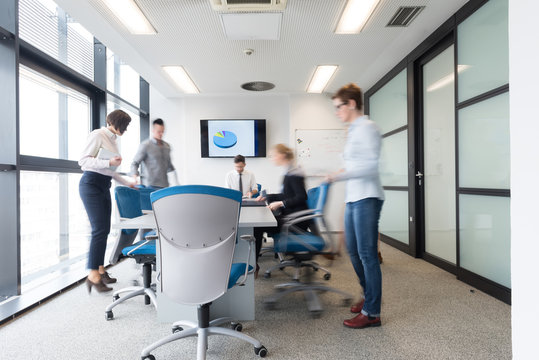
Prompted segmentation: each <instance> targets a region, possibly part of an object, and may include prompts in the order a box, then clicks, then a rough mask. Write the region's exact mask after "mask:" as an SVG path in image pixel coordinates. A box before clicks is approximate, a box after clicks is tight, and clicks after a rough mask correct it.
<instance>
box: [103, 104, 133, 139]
mask: <svg viewBox="0 0 539 360" xmlns="http://www.w3.org/2000/svg"><path fill="white" fill-rule="evenodd" d="M130 122H131V116H129V115H128V114H127V113H126V112H125V111H123V110H119V109H118V110H114V111H113V112H111V113H110V114H108V115H107V124H109V125H112V127H114V128H115V129H116V130H118V131H119V132H120V134H123V133H124V132H125V130H126V129H127V125H129V123H130Z"/></svg>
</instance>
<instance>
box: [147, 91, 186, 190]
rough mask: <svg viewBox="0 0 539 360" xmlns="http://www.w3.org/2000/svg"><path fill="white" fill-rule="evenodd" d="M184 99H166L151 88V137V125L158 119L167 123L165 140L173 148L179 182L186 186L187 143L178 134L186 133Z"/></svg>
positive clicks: (172, 155) (173, 161)
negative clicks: (184, 168) (184, 166)
mask: <svg viewBox="0 0 539 360" xmlns="http://www.w3.org/2000/svg"><path fill="white" fill-rule="evenodd" d="M183 102H184V101H183V99H169V98H166V97H164V96H163V95H162V94H161V93H160V92H159V91H157V90H156V89H155V88H154V87H153V86H150V136H151V123H152V121H153V120H154V119H156V118H161V119H163V121H164V122H165V135H164V137H163V139H164V140H165V141H166V142H168V143H169V144H170V146H171V147H172V154H171V158H172V164H173V165H174V167H175V168H176V172H177V175H178V180H179V181H180V183H182V184H184V183H185V182H186V180H185V178H184V171H183V164H184V163H185V152H186V149H185V141H184V140H183V138H182V137H181V136H178V134H183V133H185V130H184V127H185V121H184V118H185V116H184V111H183V109H184V104H183Z"/></svg>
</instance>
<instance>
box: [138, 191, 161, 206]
mask: <svg viewBox="0 0 539 360" xmlns="http://www.w3.org/2000/svg"><path fill="white" fill-rule="evenodd" d="M137 189H138V191H139V194H140V209H141V210H152V201H151V200H150V194H151V193H153V192H154V191H156V190H157V189H154V188H153V187H151V186H144V185H137Z"/></svg>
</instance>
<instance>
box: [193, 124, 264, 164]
mask: <svg viewBox="0 0 539 360" xmlns="http://www.w3.org/2000/svg"><path fill="white" fill-rule="evenodd" d="M200 144H201V155H202V157H203V158H228V157H234V156H236V155H238V154H241V155H243V156H245V157H266V120H260V119H241V120H240V119H219V120H200Z"/></svg>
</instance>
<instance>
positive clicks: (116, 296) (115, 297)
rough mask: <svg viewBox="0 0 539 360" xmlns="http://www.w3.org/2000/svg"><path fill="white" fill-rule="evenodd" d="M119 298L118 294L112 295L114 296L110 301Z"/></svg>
mask: <svg viewBox="0 0 539 360" xmlns="http://www.w3.org/2000/svg"><path fill="white" fill-rule="evenodd" d="M119 298H120V295H114V296H113V297H112V301H116V300H118V299H119Z"/></svg>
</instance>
